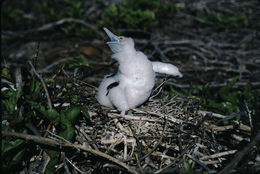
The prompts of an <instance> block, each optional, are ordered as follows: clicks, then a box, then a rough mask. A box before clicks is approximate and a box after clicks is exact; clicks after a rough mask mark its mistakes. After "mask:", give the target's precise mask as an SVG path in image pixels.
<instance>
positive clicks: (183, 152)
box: [154, 143, 196, 174]
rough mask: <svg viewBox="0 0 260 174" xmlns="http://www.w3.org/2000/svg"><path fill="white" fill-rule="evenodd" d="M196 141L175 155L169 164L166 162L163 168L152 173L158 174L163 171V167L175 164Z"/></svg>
mask: <svg viewBox="0 0 260 174" xmlns="http://www.w3.org/2000/svg"><path fill="white" fill-rule="evenodd" d="M195 144H196V143H193V144H190V145H189V146H188V147H187V148H186V149H185V150H184V151H182V153H181V154H180V155H179V156H178V157H177V158H175V159H174V160H173V161H172V162H171V163H170V164H168V165H167V166H165V167H164V168H161V169H159V170H157V171H155V172H154V174H158V173H161V172H163V171H164V170H165V169H167V168H169V167H171V166H172V165H175V164H176V161H178V160H179V159H180V158H181V157H182V156H183V155H184V154H185V153H187V152H188V150H190V149H191V148H192V147H193V146H194V145H195Z"/></svg>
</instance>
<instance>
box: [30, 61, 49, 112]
mask: <svg viewBox="0 0 260 174" xmlns="http://www.w3.org/2000/svg"><path fill="white" fill-rule="evenodd" d="M28 63H29V64H30V66H31V68H32V70H33V72H34V73H35V75H36V76H37V77H38V78H39V79H40V81H41V83H42V86H43V88H44V90H45V93H46V97H47V101H48V107H49V109H52V103H51V98H50V95H49V92H48V89H47V87H46V85H45V82H44V80H43V79H42V77H41V75H40V74H38V73H37V71H36V69H35V68H34V66H33V64H32V62H31V61H28Z"/></svg>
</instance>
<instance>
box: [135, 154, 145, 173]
mask: <svg viewBox="0 0 260 174" xmlns="http://www.w3.org/2000/svg"><path fill="white" fill-rule="evenodd" d="M135 158H136V162H137V165H138V167H139V169H140V173H141V174H142V173H144V171H143V168H142V166H141V163H140V160H139V159H140V158H139V157H138V154H136V153H135Z"/></svg>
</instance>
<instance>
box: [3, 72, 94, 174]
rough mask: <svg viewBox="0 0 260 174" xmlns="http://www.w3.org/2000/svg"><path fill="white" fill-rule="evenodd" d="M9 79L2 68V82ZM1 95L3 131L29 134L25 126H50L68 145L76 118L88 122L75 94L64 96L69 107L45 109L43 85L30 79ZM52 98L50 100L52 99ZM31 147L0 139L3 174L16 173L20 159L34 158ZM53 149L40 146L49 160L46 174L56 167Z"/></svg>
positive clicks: (34, 79) (68, 86) (49, 82)
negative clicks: (52, 126) (21, 85)
mask: <svg viewBox="0 0 260 174" xmlns="http://www.w3.org/2000/svg"><path fill="white" fill-rule="evenodd" d="M28 75H29V74H28ZM10 77H11V74H10V70H9V69H8V68H6V67H4V68H2V78H5V79H8V80H12V79H11V78H10ZM45 82H46V83H47V84H48V85H49V86H53V85H54V84H55V82H54V81H53V80H45ZM72 87H73V85H72V84H70V83H68V84H65V85H64V87H63V88H65V89H67V91H73V90H71V88H72ZM1 93H2V100H1V111H2V114H3V116H6V117H8V118H9V119H11V121H10V123H11V124H6V125H3V124H2V130H5V131H15V132H24V131H30V129H28V128H26V125H27V124H28V123H31V124H33V125H39V123H40V121H44V122H43V123H41V126H43V124H44V125H45V126H47V125H48V124H51V125H54V126H55V128H56V131H57V135H59V136H60V137H62V138H64V139H66V140H68V141H71V140H72V139H73V137H74V133H75V128H74V124H75V121H76V120H77V118H78V117H79V116H85V117H86V118H87V119H88V118H89V115H88V111H87V109H86V108H85V107H84V106H82V105H79V104H77V101H78V99H79V95H77V94H76V93H75V92H74V93H71V94H68V95H69V98H71V102H70V103H72V105H71V106H70V107H67V108H62V107H56V108H49V107H47V106H48V105H47V101H46V99H45V97H44V95H45V91H44V88H43V85H42V83H40V81H38V80H37V79H36V77H34V76H30V78H29V79H28V80H25V81H24V82H23V89H22V90H21V91H17V90H14V89H13V88H11V87H10V88H6V89H5V90H2V91H1ZM52 97H54V96H53V95H52ZM35 127H37V126H35ZM30 134H32V133H30ZM35 143H36V142H34V143H27V142H26V141H24V140H20V139H17V138H13V137H8V136H4V137H2V149H1V150H2V152H1V155H2V159H3V161H2V162H3V163H2V166H3V169H4V171H8V172H10V171H12V172H15V171H16V170H19V168H17V166H18V167H22V166H21V161H22V159H23V160H24V161H26V160H29V159H30V158H31V156H32V155H33V154H34V155H35V154H37V153H36V152H37V148H36V145H35ZM37 144H40V145H42V144H41V142H37ZM53 148H55V147H54V146H53V145H49V144H47V145H46V143H45V145H44V146H42V149H44V150H45V151H46V152H47V153H48V155H49V156H50V157H51V162H50V163H49V164H48V166H47V169H46V172H47V173H54V171H53V170H54V169H55V168H54V165H57V162H58V159H59V151H57V150H55V149H53Z"/></svg>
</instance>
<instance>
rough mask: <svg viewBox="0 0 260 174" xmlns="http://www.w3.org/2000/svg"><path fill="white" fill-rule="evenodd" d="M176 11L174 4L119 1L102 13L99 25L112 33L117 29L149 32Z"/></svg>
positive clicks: (147, 1)
mask: <svg viewBox="0 0 260 174" xmlns="http://www.w3.org/2000/svg"><path fill="white" fill-rule="evenodd" d="M178 9H179V7H178V6H176V4H175V3H173V2H168V3H162V2H161V1H160V0H153V1H150V0H142V1H138V0H134V1H132V0H126V1H121V2H120V3H118V4H114V5H112V6H109V7H107V8H106V9H105V10H104V11H103V13H102V20H101V22H100V25H102V26H106V27H109V28H110V29H111V30H113V31H115V30H116V29H118V28H131V29H140V30H150V29H151V27H154V26H155V25H156V24H157V23H158V21H160V20H164V19H167V18H168V17H169V15H170V14H172V13H174V12H176V11H177V10H178Z"/></svg>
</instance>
